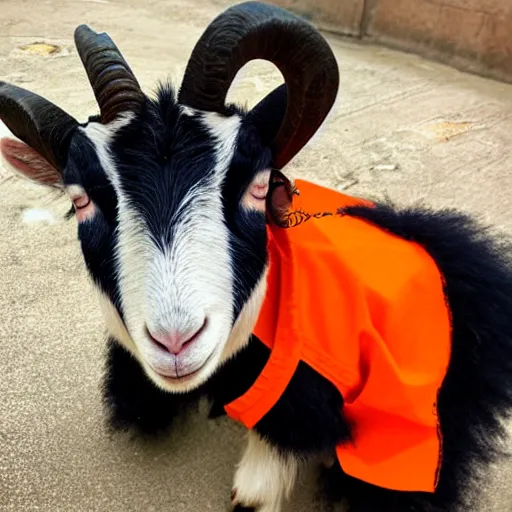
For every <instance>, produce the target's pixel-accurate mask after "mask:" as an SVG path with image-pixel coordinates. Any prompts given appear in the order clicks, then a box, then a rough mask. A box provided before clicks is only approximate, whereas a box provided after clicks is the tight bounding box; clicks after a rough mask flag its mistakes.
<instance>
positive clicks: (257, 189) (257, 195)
mask: <svg viewBox="0 0 512 512" xmlns="http://www.w3.org/2000/svg"><path fill="white" fill-rule="evenodd" d="M269 180H270V171H263V172H260V173H258V174H257V175H256V177H255V178H254V180H253V182H252V183H251V185H250V187H249V192H250V194H251V196H252V197H253V198H254V199H258V200H263V199H265V198H266V197H267V194H268V186H269Z"/></svg>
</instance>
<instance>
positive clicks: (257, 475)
mask: <svg viewBox="0 0 512 512" xmlns="http://www.w3.org/2000/svg"><path fill="white" fill-rule="evenodd" d="M298 470H299V464H298V461H297V460H296V459H295V458H294V457H293V456H292V455H286V456H283V455H282V454H280V453H278V451H277V450H276V449H275V448H274V447H272V446H270V445H269V444H268V443H267V442H266V441H264V440H263V439H262V438H261V437H260V436H259V435H258V434H256V433H255V432H252V431H249V433H248V443H247V447H246V450H245V453H244V455H243V457H242V460H241V461H240V463H239V465H238V468H237V471H236V474H235V481H234V486H233V490H234V493H233V494H234V498H233V505H237V504H240V505H242V506H245V507H257V509H258V512H280V510H281V507H282V504H283V501H284V500H285V499H288V498H289V497H290V494H291V492H292V489H293V486H294V484H295V481H296V478H297V474H298Z"/></svg>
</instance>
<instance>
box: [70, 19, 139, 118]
mask: <svg viewBox="0 0 512 512" xmlns="http://www.w3.org/2000/svg"><path fill="white" fill-rule="evenodd" d="M75 45H76V48H77V50H78V54H79V55H80V59H81V60H82V64H83V65H84V67H85V70H86V72H87V76H88V77H89V82H90V83H91V86H92V89H93V91H94V96H95V97H96V101H97V102H98V105H99V107H100V112H101V116H100V117H101V122H102V123H109V122H110V121H113V120H114V119H115V118H116V117H117V116H118V115H119V114H121V113H123V112H136V111H137V110H138V109H139V107H140V105H141V104H142V102H143V101H144V94H143V92H142V90H141V88H140V85H139V82H138V81H137V79H136V78H135V75H134V74H133V72H132V70H131V69H130V66H128V64H127V62H126V61H125V60H124V58H123V56H122V55H121V52H120V51H119V49H118V48H117V46H116V45H115V44H114V42H113V41H112V39H110V37H109V36H108V35H107V34H105V33H101V34H98V33H96V32H94V30H92V29H90V28H89V27H88V26H87V25H80V26H79V27H77V28H76V30H75Z"/></svg>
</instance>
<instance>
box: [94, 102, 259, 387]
mask: <svg viewBox="0 0 512 512" xmlns="http://www.w3.org/2000/svg"><path fill="white" fill-rule="evenodd" d="M182 115H193V116H194V117H196V118H197V119H199V120H200V121H201V122H202V123H203V125H204V126H205V127H206V128H207V129H208V131H209V133H210V134H211V136H212V137H213V138H214V140H215V145H214V146H215V155H214V157H215V159H214V169H213V172H212V173H211V174H210V175H209V177H208V179H205V180H203V181H202V182H201V183H200V184H197V185H196V186H194V187H193V188H191V189H190V190H189V192H188V194H187V195H186V196H185V197H184V198H183V200H182V202H181V204H180V205H179V207H178V209H177V211H178V212H179V213H178V214H176V215H175V217H174V218H173V219H170V220H169V224H170V227H172V239H171V240H170V243H168V242H167V241H165V240H163V239H162V240H155V239H154V238H153V235H152V234H151V232H150V231H149V230H148V229H147V227H146V226H145V223H144V219H143V218H142V217H141V215H140V214H139V213H138V212H137V210H136V208H134V207H133V206H132V205H131V204H130V203H129V202H128V201H127V197H126V195H125V193H124V191H123V189H122V180H121V178H120V176H119V175H118V172H117V170H116V167H115V163H114V161H113V159H112V156H111V155H110V153H109V146H110V142H111V139H112V136H113V134H114V133H115V131H116V130H117V129H119V128H120V127H121V126H123V125H124V124H126V123H128V122H130V119H129V118H124V119H121V120H119V121H116V122H114V123H111V125H107V126H104V125H100V124H97V123H91V124H90V125H88V126H87V127H86V128H85V129H84V132H85V133H86V134H87V136H88V137H89V139H90V140H91V141H92V142H93V144H94V146H95V148H96V150H97V154H98V158H99V160H100V162H101V165H102V166H103V168H104V170H105V172H106V174H107V176H108V178H109V180H110V182H111V183H112V185H113V187H114V189H115V191H116V194H117V198H118V233H117V235H118V245H117V248H116V258H117V261H116V267H117V273H118V276H117V277H118V283H119V290H120V300H121V306H122V309H123V315H124V321H125V325H126V329H127V332H126V333H125V332H123V333H122V336H120V333H119V329H120V327H119V321H120V319H119V317H118V315H117V316H116V315H115V314H114V312H113V311H112V308H109V307H108V306H107V305H105V304H103V310H104V311H105V312H106V313H108V314H107V315H106V316H107V321H108V323H109V325H110V326H111V329H110V330H111V333H112V334H113V335H114V336H115V335H116V334H117V336H116V337H117V338H122V339H120V340H119V341H121V342H122V343H123V344H124V345H125V346H127V348H129V349H130V350H131V352H132V353H134V352H135V355H136V357H138V359H139V360H140V362H141V363H142V364H143V366H144V368H145V370H146V372H147V373H148V375H149V376H150V377H152V379H153V380H154V381H155V382H156V383H157V384H158V385H159V386H161V387H163V388H165V389H169V390H173V391H183V390H186V389H190V388H193V387H196V386H197V385H199V384H200V383H201V382H203V381H204V380H206V378H208V377H209V375H211V373H212V372H213V371H214V370H215V368H216V367H217V366H218V364H219V362H220V361H221V360H222V359H224V358H226V357H229V355H230V354H231V353H232V352H233V351H234V350H237V349H238V348H239V347H240V345H241V344H242V343H243V342H242V340H245V342H246V341H247V339H248V337H249V335H250V332H251V329H252V328H253V326H254V322H255V321H256V318H257V314H258V311H259V306H260V305H261V301H262V300H263V295H264V293H259V292H258V293H255V297H254V299H252V298H251V300H250V301H249V303H248V305H247V307H246V308H244V311H245V313H244V312H242V314H241V315H240V317H239V318H238V319H237V322H236V325H235V329H233V334H234V336H235V337H236V340H235V339H230V335H231V334H232V327H233V321H234V319H233V287H234V285H235V283H234V282H233V281H234V277H233V271H232V265H231V255H230V251H229V232H228V229H227V226H226V225H225V222H224V215H223V210H222V197H221V189H222V184H223V181H224V178H225V175H226V172H227V169H228V167H229V165H230V162H231V160H232V157H233V153H234V150H235V146H236V141H237V137H238V131H239V128H240V118H239V117H238V116H230V117H223V116H220V115H218V114H215V113H199V112H196V113H194V112H193V111H191V109H186V111H185V112H183V114H182ZM260 288H261V286H259V287H258V288H257V289H258V290H260ZM104 300H105V298H103V301H104ZM256 303H257V304H256ZM202 326H204V328H202V329H201V327H202ZM113 330H115V331H116V332H112V331H113ZM148 330H149V332H151V333H154V332H160V333H173V332H190V333H194V332H197V331H200V333H199V335H198V336H197V338H195V339H194V341H193V342H191V343H190V344H188V345H187V346H186V347H185V348H184V349H183V351H182V352H180V353H179V354H178V355H174V354H172V353H171V352H169V351H166V350H163V349H162V347H161V346H159V345H158V344H157V343H155V342H154V340H152V339H151V337H150V336H149V334H148ZM242 331H244V332H242ZM127 335H128V336H129V337H130V341H132V342H133V343H131V342H130V341H128V340H127ZM228 347H229V349H228ZM134 348H135V349H136V350H135V351H134ZM195 372H197V373H195ZM187 374H192V375H191V376H190V377H188V378H187V377H186V375H187ZM180 376H185V378H175V377H180Z"/></svg>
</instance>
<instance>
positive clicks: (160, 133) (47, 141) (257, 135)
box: [0, 2, 338, 391]
mask: <svg viewBox="0 0 512 512" xmlns="http://www.w3.org/2000/svg"><path fill="white" fill-rule="evenodd" d="M233 22H235V26H237V27H242V30H241V31H239V32H236V31H234V30H233ZM233 34H234V35H233ZM269 38H270V39H271V40H270V41H269ZM276 38H277V39H276ZM258 39H261V40H262V41H261V44H260V42H259V41H258ZM75 41H76V44H77V48H78V52H79V54H80V57H81V59H82V62H83V63H84V66H85V68H86V71H87V73H88V77H89V80H90V82H91V85H92V87H93V90H94V92H95V95H96V99H97V101H98V103H99V106H100V112H101V113H100V115H99V116H97V117H92V118H90V119H89V122H87V123H85V124H79V123H77V121H75V120H74V119H73V118H71V117H70V116H69V115H68V114H66V113H64V112H63V111H62V110H60V109H59V108H58V107H56V106H55V105H53V104H51V103H49V102H48V101H47V100H44V99H43V98H41V97H39V96H37V95H35V94H33V93H30V92H28V91H25V90H23V89H20V88H17V87H14V86H11V85H8V84H1V83H0V116H1V117H2V119H3V120H4V121H5V122H6V124H7V126H8V127H9V128H10V129H11V131H12V132H13V133H14V134H15V135H16V136H17V137H18V138H19V139H21V141H23V142H18V141H12V140H4V141H3V143H2V154H3V155H4V157H5V160H6V161H7V162H8V164H10V165H11V167H14V168H15V169H16V170H17V171H19V172H21V173H22V174H24V175H25V176H27V177H29V178H31V179H33V180H35V181H37V182H39V183H42V184H45V185H49V186H56V187H60V188H62V189H64V190H65V191H66V192H67V193H68V194H69V196H70V198H71V200H72V202H73V207H74V211H75V214H76V219H77V221H78V234H79V239H80V243H81V248H82V252H83V256H84V260H85V263H86V266H87V269H88V271H89V274H90V276H91V277H92V280H93V283H94V285H95V287H96V288H97V290H98V291H99V295H100V302H101V304H102V308H103V311H104V314H105V316H106V318H107V323H108V326H109V330H110V331H111V334H112V335H113V336H114V337H115V338H116V339H117V340H118V341H120V342H121V343H123V344H124V346H125V347H126V348H127V349H128V350H130V352H131V353H132V354H133V355H134V356H135V357H136V358H137V359H138V360H139V361H140V363H141V364H142V365H143V367H144V369H145V371H146V373H147V374H148V375H149V377H150V378H151V379H152V380H153V381H154V382H155V383H156V384H157V385H159V386H160V387H162V388H164V389H167V390H170V391H186V390H188V389H192V388H195V387H197V386H199V385H200V384H201V383H202V382H204V381H205V380H206V379H207V378H208V377H209V376H210V375H211V374H212V372H213V371H214V370H215V369H216V368H217V367H218V365H219V364H220V363H221V362H222V361H223V360H225V359H226V358H228V357H230V356H231V355H232V354H234V353H235V352H236V351H237V350H238V349H239V348H241V347H242V346H243V344H244V343H246V342H247V340H248V339H249V337H250V333H251V330H252V328H253V326H254V323H255V322H256V319H257V315H258V312H259V308H260V305H261V302H262V300H263V297H264V290H265V286H264V280H265V279H264V278H265V268H266V262H267V256H266V216H265V211H266V196H267V192H268V188H269V180H270V174H271V173H270V167H271V166H272V167H273V168H274V169H275V168H279V167H282V166H283V165H285V164H286V163H287V161H289V160H290V159H291V158H292V157H293V156H294V154H296V153H297V152H298V151H299V150H300V148H301V147H302V146H303V145H304V144H305V143H306V142H307V140H309V138H310V137H311V136H312V135H313V133H314V132H315V131H316V129H317V128H318V126H319V125H320V124H321V122H322V121H323V119H324V118H325V116H326V115H327V113H328V111H329V110H330V108H331V106H332V103H333V102H334V99H335V96H336V92H337V85H338V78H337V67H336V63H335V61H334V58H333V56H332V53H331V52H330V49H329V47H328V46H327V44H326V43H325V41H324V40H323V38H321V36H320V35H319V34H318V33H317V32H316V31H315V30H314V29H313V28H312V27H311V26H309V25H308V24H306V23H305V22H304V21H302V20H300V19H299V18H296V17H294V16H293V15H290V14H289V13H287V12H286V11H283V10H281V9H279V8H275V7H271V6H268V5H265V4H258V3H255V2H248V3H246V4H241V5H239V6H235V7H233V8H230V9H228V10H227V11H226V12H225V13H223V14H222V15H220V16H219V17H218V18H217V19H216V20H214V21H213V22H212V24H211V25H210V26H209V27H208V29H207V30H206V32H205V34H204V35H203V37H202V38H201V39H200V41H199V42H198V44H197V45H196V47H195V49H194V51H193V53H192V56H191V59H190V62H189V65H188V67H187V70H186V73H185V78H184V80H183V84H182V87H181V90H180V92H179V94H178V95H177V97H176V96H175V95H174V93H173V91H172V89H170V88H168V87H163V88H161V89H160V91H159V94H158V96H157V98H156V99H149V98H148V97H147V96H145V95H144V94H143V93H142V91H141V89H140V87H139V85H138V83H137V80H136V79H135V77H134V75H133V73H132V71H131V70H130V68H129V66H128V64H127V63H126V62H125V60H124V59H123V57H122V56H121V54H120V52H119V50H118V49H117V47H116V46H115V45H114V43H113V42H112V40H111V39H110V38H109V37H108V36H107V35H106V34H96V33H95V32H93V31H92V30H90V29H89V28H88V27H85V26H81V27H79V28H78V29H77V30H76V32H75ZM284 41H285V42H286V44H284ZM272 42H274V43H276V44H277V43H279V45H278V46H275V45H272V44H269V43H272ZM229 47H231V50H232V53H233V54H234V56H233V57H232V58H231V60H229V59H228V58H227V57H226V53H225V50H226V48H229ZM276 48H278V50H277V51H276ZM296 48H306V49H307V50H306V51H304V50H301V53H300V55H297V54H296ZM219 49H222V50H223V51H219ZM240 49H242V50H244V51H239V50H240ZM237 52H238V53H237ZM228 53H229V52H228ZM287 57H289V58H290V59H291V60H292V65H291V66H289V67H287V65H286V62H287V61H288V59H287ZM253 58H270V59H271V60H272V61H273V62H274V63H276V64H277V65H278V67H279V68H280V70H281V71H282V73H283V75H284V77H285V80H286V81H287V82H289V81H290V76H291V73H292V71H293V73H295V74H296V73H297V69H301V68H302V75H300V76H299V77H297V76H295V75H294V77H293V86H292V89H290V94H289V95H288V94H287V92H288V88H287V86H286V85H283V86H281V87H278V88H277V89H276V90H275V91H273V92H272V93H270V94H269V95H268V96H267V97H266V98H265V99H263V100H262V101H261V102H260V103H259V104H258V105H257V106H256V107H254V109H252V110H251V111H249V112H246V111H243V110H242V109H239V108H237V107H234V106H226V105H225V104H224V101H225V97H226V93H227V90H228V88H229V86H230V83H231V81H232V79H233V78H234V76H235V74H236V73H237V71H238V70H239V69H240V67H242V66H243V65H244V64H245V63H246V62H247V61H248V60H252V59H253ZM206 63H208V64H212V63H213V64H214V65H212V66H211V67H210V68H209V67H208V66H207V65H206ZM287 79H288V80H287ZM315 84H317V85H319V84H323V85H324V90H323V91H322V93H320V94H319V93H318V92H316V91H315V93H314V94H312V93H311V87H312V86H314V85H315ZM325 84H328V85H325Z"/></svg>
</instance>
